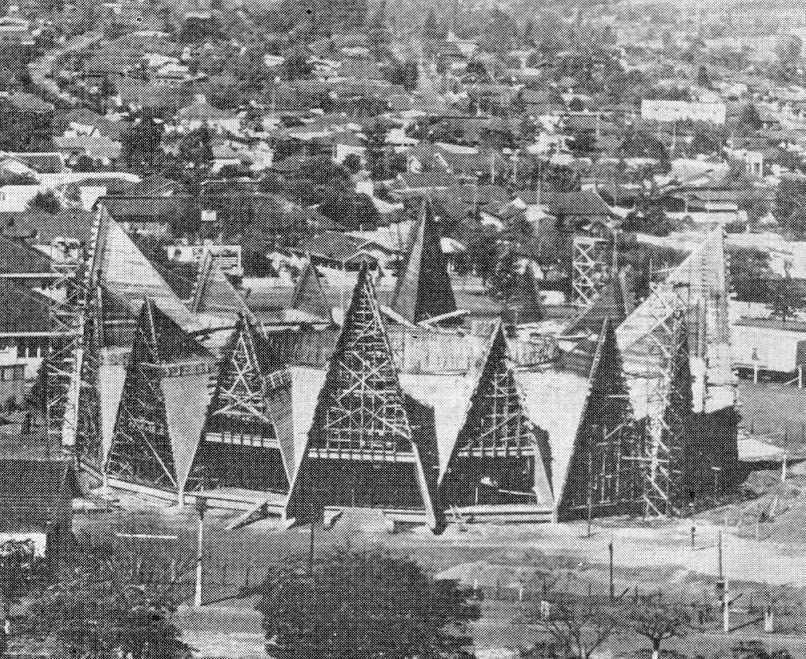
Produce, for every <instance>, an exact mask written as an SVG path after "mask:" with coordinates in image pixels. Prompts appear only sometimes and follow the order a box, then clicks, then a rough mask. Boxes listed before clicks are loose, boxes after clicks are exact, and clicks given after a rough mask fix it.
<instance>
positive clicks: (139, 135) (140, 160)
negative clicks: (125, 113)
mask: <svg viewBox="0 0 806 659" xmlns="http://www.w3.org/2000/svg"><path fill="white" fill-rule="evenodd" d="M162 134H163V123H162V121H160V120H159V117H157V116H156V115H154V114H153V113H149V112H146V111H145V110H144V111H143V112H142V113H141V114H140V116H139V117H136V118H135V119H134V121H133V122H132V123H131V124H130V126H129V127H128V129H127V130H126V131H124V132H123V135H122V140H121V141H122V145H121V147H122V148H121V151H122V154H121V155H122V159H123V162H125V163H126V166H127V167H128V168H129V169H133V170H134V171H136V172H138V173H141V174H147V173H150V172H153V171H154V170H155V169H158V168H159V165H160V164H161V161H162V158H163V151H162V149H161V148H160V143H161V141H162Z"/></svg>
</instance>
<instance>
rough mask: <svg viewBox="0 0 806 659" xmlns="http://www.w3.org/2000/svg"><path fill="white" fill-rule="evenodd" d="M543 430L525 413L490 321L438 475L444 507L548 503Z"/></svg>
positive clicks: (504, 348)
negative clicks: (486, 344) (453, 438)
mask: <svg viewBox="0 0 806 659" xmlns="http://www.w3.org/2000/svg"><path fill="white" fill-rule="evenodd" d="M550 474H551V452H550V447H549V443H548V433H546V432H545V431H544V430H541V429H540V428H537V427H536V426H535V425H534V424H533V423H532V422H531V421H530V420H529V418H528V416H527V415H526V412H525V409H524V402H523V397H522V392H521V391H520V387H519V386H518V383H517V382H516V380H515V374H514V372H513V370H512V367H511V366H510V364H509V362H508V355H507V343H506V338H505V336H504V331H503V328H502V325H501V323H498V324H497V325H496V328H495V330H494V332H493V335H492V337H491V339H490V345H489V347H488V349H487V354H486V355H485V357H484V359H483V361H482V366H481V368H480V369H479V372H478V373H477V376H476V381H475V384H474V387H473V391H472V393H471V396H470V400H469V403H468V407H467V411H466V413H465V418H464V420H463V423H462V425H461V428H460V430H459V433H458V435H457V438H456V442H455V444H454V446H453V450H452V452H451V456H450V459H449V461H448V464H447V467H446V469H445V473H444V474H443V475H442V477H441V479H440V497H441V503H442V505H443V507H444V508H446V509H447V508H452V507H459V508H461V507H465V506H472V505H478V504H513V503H514V504H538V503H539V504H542V505H544V506H549V507H550V506H552V505H553V497H552V491H551V476H550Z"/></svg>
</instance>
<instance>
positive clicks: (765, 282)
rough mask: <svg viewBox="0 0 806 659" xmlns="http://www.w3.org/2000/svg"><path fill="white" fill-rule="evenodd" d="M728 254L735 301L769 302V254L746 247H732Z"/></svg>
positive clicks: (770, 272) (771, 275)
mask: <svg viewBox="0 0 806 659" xmlns="http://www.w3.org/2000/svg"><path fill="white" fill-rule="evenodd" d="M729 253H730V260H729V263H730V281H731V284H732V286H733V290H734V292H735V294H736V299H737V300H740V301H742V302H761V303H767V302H769V300H770V297H771V289H770V282H771V280H772V277H773V272H772V270H771V269H770V265H769V262H770V255H769V253H768V252H765V251H762V250H760V249H755V248H747V247H732V248H731V249H730V250H729Z"/></svg>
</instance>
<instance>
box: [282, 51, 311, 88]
mask: <svg viewBox="0 0 806 659" xmlns="http://www.w3.org/2000/svg"><path fill="white" fill-rule="evenodd" d="M283 69H284V71H285V77H286V78H287V79H288V80H297V79H299V78H307V77H308V76H310V75H311V73H312V72H313V67H312V66H311V65H310V64H309V63H308V54H307V53H306V52H305V49H304V48H302V47H295V48H293V49H292V50H290V51H289V52H288V53H286V55H285V62H283Z"/></svg>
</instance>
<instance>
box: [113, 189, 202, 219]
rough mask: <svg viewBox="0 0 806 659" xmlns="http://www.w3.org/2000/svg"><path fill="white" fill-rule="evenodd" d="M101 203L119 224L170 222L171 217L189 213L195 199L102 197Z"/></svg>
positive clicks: (179, 197) (180, 197)
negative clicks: (151, 221)
mask: <svg viewBox="0 0 806 659" xmlns="http://www.w3.org/2000/svg"><path fill="white" fill-rule="evenodd" d="M99 202H100V203H102V204H103V205H104V207H105V208H106V210H107V211H109V214H110V215H111V216H112V217H113V218H114V219H115V220H117V221H119V222H125V221H127V220H128V219H129V218H136V219H138V220H142V219H148V218H150V219H152V220H153V221H154V222H168V221H170V219H171V217H173V216H176V215H180V214H184V213H187V212H189V210H190V207H191V205H192V202H193V199H192V198H190V197H185V196H178V195H176V196H170V197H163V196H143V197H123V196H121V197H101V198H100V199H99Z"/></svg>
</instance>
